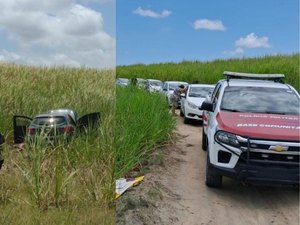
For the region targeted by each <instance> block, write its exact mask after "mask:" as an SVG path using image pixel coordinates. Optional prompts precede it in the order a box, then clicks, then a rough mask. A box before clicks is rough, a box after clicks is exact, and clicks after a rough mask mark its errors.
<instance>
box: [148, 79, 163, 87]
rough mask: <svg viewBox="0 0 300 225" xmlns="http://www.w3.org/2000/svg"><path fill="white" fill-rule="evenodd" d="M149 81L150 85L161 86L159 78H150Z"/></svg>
mask: <svg viewBox="0 0 300 225" xmlns="http://www.w3.org/2000/svg"><path fill="white" fill-rule="evenodd" d="M149 83H150V85H151V86H159V87H161V86H162V82H161V81H159V80H151V81H149Z"/></svg>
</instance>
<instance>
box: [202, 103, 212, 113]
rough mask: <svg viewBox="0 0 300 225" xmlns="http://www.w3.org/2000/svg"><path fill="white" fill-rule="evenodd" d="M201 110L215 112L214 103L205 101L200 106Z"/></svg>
mask: <svg viewBox="0 0 300 225" xmlns="http://www.w3.org/2000/svg"><path fill="white" fill-rule="evenodd" d="M199 109H200V110H206V111H209V112H213V111H214V110H213V104H212V103H211V102H210V101H204V102H203V103H202V105H201V107H200V108H199Z"/></svg>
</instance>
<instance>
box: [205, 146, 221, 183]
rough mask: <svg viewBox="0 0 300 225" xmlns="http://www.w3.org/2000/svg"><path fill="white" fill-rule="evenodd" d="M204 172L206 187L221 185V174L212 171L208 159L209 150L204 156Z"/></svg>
mask: <svg viewBox="0 0 300 225" xmlns="http://www.w3.org/2000/svg"><path fill="white" fill-rule="evenodd" d="M206 159H207V160H206V173H205V184H206V185H207V186H208V187H221V186H222V176H220V175H219V174H217V173H216V172H215V171H213V168H212V166H211V164H210V161H209V152H207V157H206Z"/></svg>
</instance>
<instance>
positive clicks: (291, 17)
mask: <svg viewBox="0 0 300 225" xmlns="http://www.w3.org/2000/svg"><path fill="white" fill-rule="evenodd" d="M116 14H117V24H116V25H117V26H116V30H117V34H116V38H117V39H116V40H117V65H129V64H137V63H144V64H151V63H160V62H180V61H182V60H201V61H211V60H215V59H224V58H237V57H238V58H240V57H256V56H264V55H274V54H291V53H298V52H299V0H251V1H246V0H207V1H204V0H188V1H182V0H181V1H179V0H117V10H116Z"/></svg>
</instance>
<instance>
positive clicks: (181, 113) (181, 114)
mask: <svg viewBox="0 0 300 225" xmlns="http://www.w3.org/2000/svg"><path fill="white" fill-rule="evenodd" d="M180 116H181V117H183V116H184V114H183V112H182V110H181V109H180Z"/></svg>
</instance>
